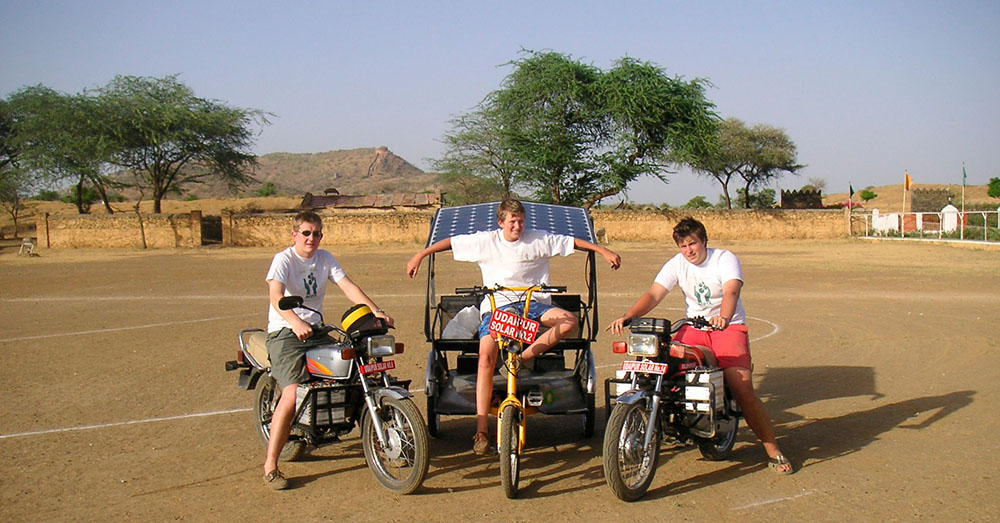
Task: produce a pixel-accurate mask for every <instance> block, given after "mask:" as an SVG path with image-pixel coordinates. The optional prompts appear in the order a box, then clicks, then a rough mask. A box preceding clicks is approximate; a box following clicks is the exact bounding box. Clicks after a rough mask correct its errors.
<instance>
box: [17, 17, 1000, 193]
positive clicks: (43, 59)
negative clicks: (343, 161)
mask: <svg viewBox="0 0 1000 523" xmlns="http://www.w3.org/2000/svg"><path fill="white" fill-rule="evenodd" d="M997 27H1000V2H997V1H995V0H993V1H985V2H973V1H953V2H925V1H898V2H895V1H894V2H879V1H872V2H864V1H840V2H811V1H799V2H731V1H725V2H709V1H706V2H669V1H668V2H641V1H638V2H627V1H620V2H593V1H577V2H557V1H552V2H537V1H535V2H522V1H505V2H493V3H489V4H486V3H476V2H402V1H399V2H390V1H384V2H379V1H368V2H353V3H348V2H283V3H279V2H262V1H253V0H250V1H241V2H237V1H233V2H216V1H186V0H179V1H173V2H156V3H154V2H145V1H117V2H116V1H86V2H84V1H77V2H72V1H60V2H55V1H39V0H33V1H22V0H5V1H4V2H3V3H2V4H0V71H2V73H0V96H3V97H6V96H7V95H8V94H10V93H11V92H13V91H14V90H16V89H18V88H20V87H23V86H25V85H34V84H39V83H41V84H44V85H46V86H49V87H52V88H54V89H57V90H59V91H63V92H68V93H75V92H79V91H81V90H83V89H85V88H93V87H97V86H100V85H103V84H105V83H107V82H108V81H109V80H110V79H111V78H113V77H114V75H116V74H128V75H147V76H163V75H167V74H174V73H178V74H180V80H181V81H183V82H184V83H186V84H187V85H189V86H191V87H192V88H193V89H194V90H195V92H196V93H197V94H198V95H199V96H203V97H206V98H215V99H219V100H223V101H225V102H227V103H229V104H231V105H236V106H241V107H250V108H256V109H262V110H265V111H268V112H271V113H274V115H275V117H274V118H273V120H272V125H270V126H268V127H265V128H264V129H263V130H262V132H261V134H260V136H259V138H258V142H257V146H256V152H257V153H258V154H266V153H270V152H278V151H287V152H321V151H328V150H335V149H351V148H356V147H374V146H379V145H386V146H388V147H389V148H390V149H391V150H392V151H393V152H395V153H396V154H398V155H400V156H402V157H403V158H405V159H407V160H409V161H410V162H412V163H414V164H416V165H417V166H419V167H421V168H427V166H428V163H427V161H426V159H428V158H433V157H436V156H438V155H439V154H440V153H441V152H442V145H441V142H440V139H441V137H442V136H443V135H444V133H446V132H447V131H448V130H449V124H448V120H449V119H450V118H452V117H454V116H455V115H457V114H460V113H463V112H467V111H469V110H470V109H472V108H473V107H474V106H475V104H476V103H478V102H479V101H480V100H481V99H482V98H483V96H485V95H486V94H487V93H488V92H489V91H491V90H493V89H496V88H497V87H498V86H499V84H500V82H501V80H502V79H503V78H504V76H506V75H507V74H509V73H510V71H511V69H510V68H509V67H507V66H505V65H504V64H505V63H507V62H509V61H510V60H512V59H515V58H517V57H518V51H519V50H520V49H522V48H524V49H533V50H553V51H558V52H561V53H565V54H568V55H571V56H572V57H574V58H576V59H579V60H581V61H584V62H587V63H590V64H593V65H595V66H597V67H600V68H603V69H607V68H610V67H611V66H612V64H613V62H614V60H616V59H618V58H621V57H622V56H626V55H627V56H631V57H634V58H637V59H641V60H648V61H652V62H655V63H657V64H659V65H660V66H662V67H664V68H665V69H666V70H667V72H668V73H669V74H671V75H679V76H682V77H685V78H694V77H701V78H707V79H708V80H710V81H711V82H712V83H713V84H714V87H713V88H712V89H710V90H709V91H708V97H709V98H710V99H711V100H712V101H713V102H715V103H716V105H717V111H718V113H719V114H720V115H721V116H723V117H736V118H740V119H741V120H743V121H745V122H747V123H748V124H751V125H752V124H757V123H764V124H768V125H773V126H776V127H781V128H783V129H785V130H786V131H787V132H788V134H789V136H790V137H791V138H792V140H793V141H794V142H795V143H796V144H797V145H798V150H799V162H800V163H804V164H807V165H808V166H807V167H806V168H805V169H804V170H803V172H802V174H801V175H800V176H797V177H794V176H786V177H785V178H783V179H782V180H781V181H780V182H779V185H780V186H781V187H783V188H798V187H799V186H801V185H803V184H804V183H806V182H807V181H808V180H809V179H810V178H819V179H823V180H825V181H826V182H827V191H826V192H842V191H846V189H847V184H848V182H849V181H850V182H853V185H854V188H855V189H860V188H861V187H864V186H867V185H884V184H892V183H901V182H902V178H903V171H904V169H908V170H909V172H910V174H911V176H912V177H913V179H914V181H915V182H916V183H917V184H920V183H961V163H962V161H965V162H966V165H967V167H968V172H969V183H970V184H984V183H986V182H987V181H988V180H989V178H991V177H997V176H1000V34H998V32H997ZM670 178H671V183H670V184H663V183H661V182H659V181H654V180H648V181H645V182H640V183H639V184H637V185H635V186H633V187H632V188H631V189H630V191H629V197H630V199H631V200H633V201H636V202H667V203H671V204H675V205H676V204H681V203H684V202H686V201H687V200H688V199H690V198H691V197H692V196H695V195H704V196H706V197H708V199H709V200H710V201H713V202H714V201H716V199H717V196H718V194H719V192H720V189H719V188H718V186H717V184H715V183H713V182H711V181H708V180H705V179H703V178H698V177H696V176H695V175H693V174H691V173H690V172H683V171H682V172H680V173H678V174H677V175H671V177H670Z"/></svg>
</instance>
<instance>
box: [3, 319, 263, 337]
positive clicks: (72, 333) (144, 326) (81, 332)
mask: <svg viewBox="0 0 1000 523" xmlns="http://www.w3.org/2000/svg"><path fill="white" fill-rule="evenodd" d="M259 315H260V313H257V312H251V313H247V314H234V315H232V316H216V317H214V318H199V319H197V320H184V321H169V322H164V323H149V324H146V325H135V326H132V327H113V328H110V329H93V330H86V331H76V332H63V333H60V334H39V335H36V336H19V337H17V338H4V339H0V343H3V342H9V341H23V340H38V339H43V338H58V337H61V336H77V335H80V334H98V333H103V332H120V331H129V330H135V329H152V328H155V327H169V326H171V325H184V324H187V323H202V322H206V321H216V320H228V319H230V318H244V317H247V316H259Z"/></svg>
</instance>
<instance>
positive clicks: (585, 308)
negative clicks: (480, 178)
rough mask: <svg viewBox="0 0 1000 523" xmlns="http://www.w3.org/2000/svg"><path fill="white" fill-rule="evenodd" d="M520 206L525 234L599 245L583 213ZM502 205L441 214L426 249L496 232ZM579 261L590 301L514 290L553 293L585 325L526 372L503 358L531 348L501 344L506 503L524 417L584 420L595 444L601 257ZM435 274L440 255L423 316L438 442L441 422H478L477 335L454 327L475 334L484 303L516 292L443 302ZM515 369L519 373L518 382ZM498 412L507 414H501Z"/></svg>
mask: <svg viewBox="0 0 1000 523" xmlns="http://www.w3.org/2000/svg"><path fill="white" fill-rule="evenodd" d="M522 203H523V204H524V207H525V229H532V230H542V231H547V232H550V233H554V234H564V235H568V236H573V237H576V238H580V239H583V240H586V241H588V242H591V243H595V244H596V243H597V239H596V235H595V234H594V227H593V222H592V220H591V219H590V216H589V214H588V213H587V211H586V210H585V209H582V208H580V207H568V206H561V205H552V204H543V203H534V202H522ZM498 204H499V202H491V203H480V204H473V205H462V206H457V207H447V208H442V209H439V210H438V211H437V212H436V213H435V215H434V218H433V220H432V221H431V226H430V233H429V234H428V237H427V243H426V245H427V246H430V245H432V244H434V243H436V242H437V241H439V240H442V239H445V238H450V237H453V236H457V235H460V234H472V233H476V232H480V231H489V230H494V229H498V228H499V227H498V224H497V218H496V209H497V205H498ZM580 254H583V256H582V257H583V258H584V260H585V261H584V263H583V276H584V278H583V279H584V283H583V285H582V286H581V287H585V293H583V294H573V293H567V292H565V290H566V287H554V286H548V285H545V286H542V287H538V286H536V287H532V288H519V289H515V290H518V291H521V292H523V293H524V294H522V296H524V297H525V298H527V297H529V294H530V293H531V292H551V293H552V294H551V300H552V304H553V305H555V306H557V307H560V308H562V309H564V310H567V311H570V312H571V313H573V314H575V315H576V316H577V319H578V320H579V328H578V329H577V330H576V331H575V332H572V333H570V335H569V336H568V337H567V338H565V339H563V340H562V341H561V342H560V343H559V344H557V345H556V346H555V347H553V348H552V349H550V350H549V351H547V352H545V353H544V354H541V355H539V356H537V357H535V358H533V359H532V360H531V361H529V362H527V363H525V364H524V365H523V366H521V367H520V368H518V366H520V361H519V360H518V359H517V358H514V357H513V351H512V350H508V351H504V348H505V346H513V345H511V344H512V343H514V344H520V345H521V346H522V347H527V343H523V342H524V341H525V340H521V341H520V342H519V341H517V339H515V338H516V337H515V338H505V339H500V340H499V342H500V343H499V344H500V346H501V350H502V351H504V352H506V354H505V353H504V352H502V353H501V354H500V356H499V357H498V358H497V367H496V371H495V372H494V374H493V396H492V401H491V411H490V413H491V414H493V415H494V416H496V415H497V414H498V413H500V414H501V415H500V416H498V419H499V424H500V427H499V430H498V432H497V433H498V438H499V439H500V441H499V442H498V450H499V451H500V455H501V477H502V480H503V481H502V483H503V484H504V488H505V490H506V491H507V495H508V497H513V496H514V495H516V493H517V477H518V466H519V465H518V463H519V453H520V451H521V449H522V448H523V446H524V441H525V434H524V426H525V425H524V417H526V416H528V415H531V414H535V413H541V414H550V415H572V416H578V418H579V420H580V427H581V430H582V432H583V435H584V437H590V436H592V435H593V433H594V423H595V415H596V410H595V404H594V402H595V387H596V379H597V377H596V369H595V367H594V356H593V353H592V352H591V349H590V345H591V343H593V342H594V341H595V340H596V339H597V334H598V330H597V329H598V327H597V325H598V317H597V313H598V306H597V269H596V263H595V262H596V253H594V252H590V251H581V253H580ZM573 258H578V256H576V255H574V256H571V257H570V260H572V259H573ZM437 270H438V266H437V265H436V263H435V254H433V253H432V254H430V255H428V259H427V291H426V304H425V309H424V333H425V335H426V338H427V341H428V343H430V351H429V352H428V354H427V367H426V382H425V391H426V394H427V429H428V432H429V433H430V434H431V435H432V436H438V435H439V434H440V432H441V423H440V420H441V416H469V415H471V416H475V415H476V379H477V368H478V360H479V340H478V333H476V332H475V331H474V330H472V329H468V328H467V329H464V331H463V329H454V328H450V326H451V324H452V322H459V321H464V322H465V323H467V325H469V326H471V325H475V326H476V327H478V325H479V321H480V315H479V305H480V302H481V301H482V300H483V298H484V296H488V295H489V294H490V293H492V292H496V291H499V290H510V288H503V289H500V288H483V287H478V286H476V287H465V288H456V289H455V292H454V293H450V292H449V293H445V294H442V295H440V296H439V295H438V294H437V289H436V286H435V277H436V276H437V274H436V271H437ZM472 274H474V275H475V276H472ZM473 278H474V279H475V281H480V280H481V278H480V275H479V271H478V270H476V271H475V272H472V271H469V276H468V279H473ZM469 283H471V282H469ZM501 312H502V311H501ZM470 316H471V318H470ZM463 318H464V320H463ZM494 318H496V316H494ZM529 321H530V320H529ZM542 329H544V327H542ZM540 333H541V332H539V334H540ZM498 336H499V335H498ZM500 337H501V338H504V337H502V336H500ZM512 368H513V369H514V371H515V372H514V375H513V376H512V375H511V369H512ZM512 378H513V379H512ZM512 383H513V387H514V388H513V389H512V388H511V386H512ZM511 403H513V404H514V405H515V406H516V407H517V412H516V416H515V417H516V418H518V419H516V421H515V422H516V423H517V425H518V427H516V428H515V429H513V430H516V434H517V436H516V437H515V438H514V440H513V442H511V440H510V439H507V438H505V436H504V434H508V435H509V434H511V432H510V431H511V430H512V429H511V428H510V427H511V426H512V425H511V420H510V419H509V417H508V419H507V420H506V422H505V417H504V414H505V413H506V412H507V411H508V410H509V409H507V408H506V407H509V406H510V404H511ZM500 408H504V410H503V411H500V410H498V409H500ZM505 423H506V424H507V426H506V427H505V426H504V424H505ZM512 447H513V448H512ZM505 452H509V454H507V455H505ZM505 459H506V461H505Z"/></svg>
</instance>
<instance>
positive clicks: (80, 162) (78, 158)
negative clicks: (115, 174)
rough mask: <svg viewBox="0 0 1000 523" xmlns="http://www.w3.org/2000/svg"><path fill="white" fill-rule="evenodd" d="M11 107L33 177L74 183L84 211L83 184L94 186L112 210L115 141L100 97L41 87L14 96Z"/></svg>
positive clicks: (86, 206) (38, 181) (43, 181)
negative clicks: (103, 126)
mask: <svg viewBox="0 0 1000 523" xmlns="http://www.w3.org/2000/svg"><path fill="white" fill-rule="evenodd" d="M10 107H11V108H12V109H11V110H12V111H13V112H14V114H15V117H14V123H13V130H14V135H15V139H16V141H17V144H18V147H19V148H20V161H21V164H22V165H21V167H22V168H23V169H25V170H26V171H29V172H30V173H31V174H30V176H33V177H34V180H33V181H34V182H35V183H36V184H55V183H60V182H63V181H70V182H71V183H73V184H74V185H75V186H76V191H75V193H74V194H75V195H76V198H75V202H74V203H75V204H76V208H77V212H79V213H80V214H86V213H87V212H88V209H89V207H90V206H89V204H87V203H86V202H84V201H83V199H82V198H83V195H84V194H85V191H84V188H85V187H86V186H87V185H90V186H93V187H94V189H96V190H97V192H98V194H99V195H100V196H101V200H102V201H103V202H104V208H105V210H106V212H107V213H108V214H112V213H113V212H114V211H113V210H112V208H111V205H110V203H109V200H108V192H107V189H108V187H110V186H112V185H114V183H113V182H112V181H111V180H109V178H108V177H107V176H106V175H105V173H106V172H107V171H108V170H109V164H108V160H109V159H110V156H111V150H110V147H111V143H110V141H109V140H108V139H107V137H106V135H104V134H103V133H102V131H101V123H102V121H103V117H102V115H101V112H100V111H101V108H100V105H99V104H98V103H97V100H96V99H95V98H94V97H92V96H89V95H87V94H86V93H84V94H76V95H68V94H62V93H59V92H56V91H54V90H52V89H50V88H48V87H45V86H42V85H37V86H31V87H25V88H23V89H20V90H18V91H17V92H15V93H14V94H12V95H11V97H10ZM26 176H28V174H26Z"/></svg>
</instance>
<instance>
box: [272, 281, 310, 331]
mask: <svg viewBox="0 0 1000 523" xmlns="http://www.w3.org/2000/svg"><path fill="white" fill-rule="evenodd" d="M284 297H285V284H284V283H282V282H280V281H278V280H267V299H268V301H270V302H271V308H273V309H274V310H276V311H278V314H279V315H281V317H282V318H284V319H285V321H287V322H288V324H289V325H291V326H292V332H294V333H295V337H296V338H298V339H300V340H305V339H306V338H308V337H309V336H312V333H313V330H312V326H311V325H309V324H308V323H306V322H305V321H302V318H299V316H298V315H297V314H295V312H293V311H291V310H286V311H283V310H281V309H279V308H278V301H279V300H281V298H284Z"/></svg>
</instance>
